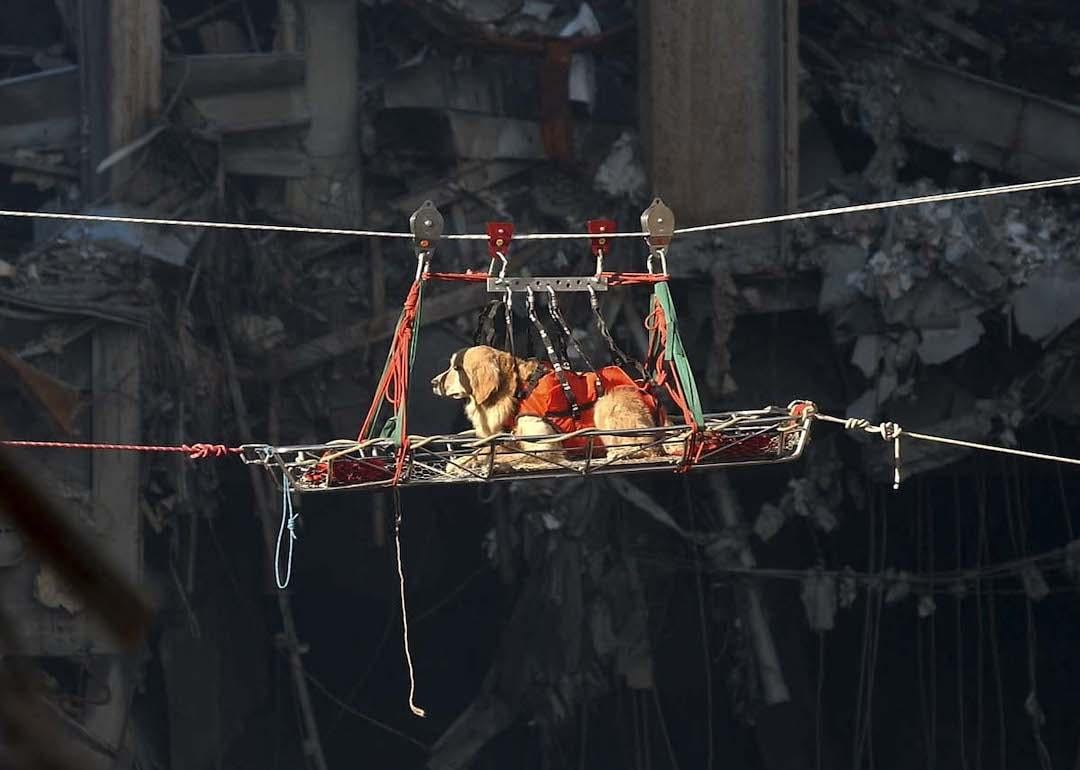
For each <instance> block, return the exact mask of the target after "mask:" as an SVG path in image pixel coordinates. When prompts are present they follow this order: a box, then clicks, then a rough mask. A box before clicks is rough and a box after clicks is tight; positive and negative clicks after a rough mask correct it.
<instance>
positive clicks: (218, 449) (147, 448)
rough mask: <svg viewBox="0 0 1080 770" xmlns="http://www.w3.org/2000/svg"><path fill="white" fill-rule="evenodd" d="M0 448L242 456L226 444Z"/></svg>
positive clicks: (37, 444)
mask: <svg viewBox="0 0 1080 770" xmlns="http://www.w3.org/2000/svg"><path fill="white" fill-rule="evenodd" d="M0 446H7V447H20V448H36V449H89V450H103V451H113V452H182V453H184V454H186V455H187V456H188V457H190V458H191V459H192V460H205V459H206V458H207V457H226V456H228V455H231V454H240V448H239V447H227V446H225V445H224V444H182V445H180V446H154V445H150V444H91V443H80V442H74V441H0Z"/></svg>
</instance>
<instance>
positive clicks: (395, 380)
mask: <svg viewBox="0 0 1080 770" xmlns="http://www.w3.org/2000/svg"><path fill="white" fill-rule="evenodd" d="M427 276H428V274H425V276H424V277H425V278H426V277H427ZM485 280H486V279H485ZM419 301H420V281H414V282H413V285H412V286H411V287H410V289H409V295H408V296H407V297H406V298H405V304H404V306H403V307H402V311H401V320H400V321H399V322H398V326H397V329H396V330H395V332H394V338H393V340H392V341H391V343H390V356H389V358H388V359H387V362H386V370H385V371H384V372H383V375H382V377H381V378H380V380H379V386H378V387H377V388H376V389H375V393H374V395H373V397H372V400H371V408H370V409H369V410H368V414H367V417H366V418H365V420H364V425H363V427H361V428H360V435H359V436H357V440H358V441H363V440H365V439H367V438H370V435H371V430H372V428H373V427H374V423H375V417H376V415H377V414H378V412H379V407H380V406H381V405H382V402H383V401H386V402H388V403H389V404H390V405H391V406H393V407H395V408H397V407H400V410H399V411H398V413H399V414H400V416H401V424H400V425H399V426H398V428H399V430H400V431H401V448H400V449H399V450H398V454H397V462H396V465H395V468H394V479H393V483H394V484H397V483H398V482H399V481H400V480H401V476H402V474H403V473H404V471H405V459H406V454H407V452H408V447H409V426H408V419H407V418H408V412H407V410H406V409H405V406H406V399H407V398H408V396H409V351H410V348H411V347H412V338H413V334H414V333H415V326H416V312H417V307H418V305H419Z"/></svg>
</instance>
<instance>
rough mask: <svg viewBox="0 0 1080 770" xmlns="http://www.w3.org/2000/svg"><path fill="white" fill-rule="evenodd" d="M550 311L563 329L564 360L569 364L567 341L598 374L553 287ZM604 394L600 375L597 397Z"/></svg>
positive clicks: (549, 305)
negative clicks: (568, 322) (575, 333)
mask: <svg viewBox="0 0 1080 770" xmlns="http://www.w3.org/2000/svg"><path fill="white" fill-rule="evenodd" d="M548 313H550V314H551V318H552V320H554V321H555V323H557V324H558V325H559V328H560V329H562V335H560V336H561V338H562V342H563V347H562V352H563V356H564V360H566V361H567V363H568V364H569V354H568V352H567V350H566V343H567V342H569V343H570V344H571V345H573V346H574V350H576V351H577V353H578V355H579V356H581V360H582V361H583V362H584V363H585V366H586V368H588V370H589V371H590V372H592V373H593V374H596V367H595V366H593V362H592V361H590V360H589V357H588V356H587V355H586V354H585V351H584V350H583V349H582V347H581V345H579V344H578V341H577V339H575V338H574V333H573V332H572V331H570V326H569V324H567V323H566V318H565V317H564V316H563V314H562V310H560V309H559V303H558V300H557V299H556V295H555V290H554V289H552V288H551V287H548ZM602 395H604V383H603V382H602V381H601V380H600V378H599V377H597V378H596V397H597V398H599V397H600V396H602Z"/></svg>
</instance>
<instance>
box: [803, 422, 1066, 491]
mask: <svg viewBox="0 0 1080 770" xmlns="http://www.w3.org/2000/svg"><path fill="white" fill-rule="evenodd" d="M814 418H815V419H817V420H822V421H823V422H831V423H836V424H837V425H843V426H844V428H845V429H846V430H861V431H865V432H866V433H873V434H876V435H879V436H881V437H882V438H883V439H885V440H886V441H892V442H893V462H894V467H893V489H898V488H899V487H900V437H901V436H902V435H903V436H907V437H909V438H913V439H917V440H919V441H928V442H931V443H934V444H947V445H949V446H957V447H963V448H965V449H975V450H978V451H982V452H997V453H998V454H1005V455H1012V456H1014V457H1026V458H1028V459H1031V460H1048V461H1050V462H1055V463H1064V464H1066V465H1080V458H1076V457H1065V456H1062V455H1051V454H1044V453H1042V452H1028V451H1026V450H1024V449H1013V448H1011V447H1003V446H995V445H993V444H981V443H979V442H977V441H964V440H962V439H956V438H946V437H944V436H932V435H930V434H928V433H914V432H912V431H907V430H903V429H902V428H901V427H900V426H899V425H897V424H896V423H894V422H883V423H881V424H879V425H874V424H873V423H871V422H870V421H869V420H863V419H860V418H848V419H843V418H840V417H831V416H829V415H827V414H817V413H814Z"/></svg>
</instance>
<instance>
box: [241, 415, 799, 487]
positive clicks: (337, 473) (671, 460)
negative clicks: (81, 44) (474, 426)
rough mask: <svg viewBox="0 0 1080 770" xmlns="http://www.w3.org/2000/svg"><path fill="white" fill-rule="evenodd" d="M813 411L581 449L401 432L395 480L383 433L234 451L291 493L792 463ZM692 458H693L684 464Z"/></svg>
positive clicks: (508, 438)
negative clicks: (357, 438)
mask: <svg viewBox="0 0 1080 770" xmlns="http://www.w3.org/2000/svg"><path fill="white" fill-rule="evenodd" d="M814 411H815V410H814V406H813V405H812V404H810V403H808V402H805V401H798V402H795V403H793V404H791V405H790V406H789V407H788V408H786V409H785V408H781V407H766V408H764V409H757V410H748V411H737V412H721V413H717V414H709V415H706V416H705V423H704V425H703V426H702V427H701V428H700V429H699V430H698V431H696V432H694V431H692V430H691V429H689V428H688V427H687V426H686V425H669V426H663V427H657V428H644V429H638V430H624V431H610V432H607V433H605V432H603V431H599V430H596V429H592V430H586V431H580V432H578V433H577V434H575V435H576V436H578V437H580V438H583V439H584V440H585V448H584V449H582V450H579V451H577V452H572V453H571V452H565V451H563V450H562V448H561V446H560V444H561V442H562V441H564V440H565V439H566V438H567V436H566V435H553V436H545V437H536V438H533V439H530V444H529V445H528V448H523V447H522V446H521V445H520V437H517V436H512V435H510V434H500V435H498V436H492V437H490V438H488V439H486V440H482V441H478V440H477V439H476V437H475V435H474V434H473V432H472V431H466V432H463V433H457V434H452V435H445V436H410V437H409V442H408V445H407V448H406V449H405V451H404V457H403V458H401V462H402V472H401V474H400V476H399V477H398V478H397V480H396V482H395V469H396V467H397V464H398V462H399V450H400V447H399V445H398V444H397V443H396V442H395V441H394V440H392V439H390V438H376V439H369V440H367V441H363V442H360V441H352V440H342V441H334V442H330V443H327V444H314V445H304V446H283V447H273V446H268V445H265V444H248V445H245V446H242V447H241V458H242V459H243V460H244V462H245V463H247V464H249V465H261V466H263V467H265V468H266V469H267V470H268V471H270V472H271V475H272V477H273V478H274V479H275V482H276V483H277V484H279V485H280V484H282V483H283V482H286V483H288V485H289V487H290V488H291V489H293V490H296V491H297V492H326V491H336V490H347V489H367V490H377V489H384V488H389V487H391V486H394V485H395V483H396V484H397V486H400V487H424V486H432V485H436V484H448V483H454V484H461V483H487V482H493V481H514V480H521V479H544V478H559V477H587V476H602V475H607V474H612V473H620V474H621V473H646V472H652V473H657V472H665V471H666V472H668V473H674V472H678V471H680V470H697V469H717V468H724V467H737V466H748V465H762V464H772V463H782V462H790V461H792V460H796V459H798V458H799V457H800V456H801V455H802V453H803V450H804V449H805V447H806V444H807V442H808V441H809V438H810V423H811V422H812V420H813V415H814ZM608 435H618V436H620V437H623V438H624V439H625V440H627V442H628V443H627V444H624V445H622V446H619V447H617V448H613V449H608V450H605V447H604V446H603V437H604V436H608ZM691 455H693V456H694V460H693V462H687V458H688V457H690V456H691Z"/></svg>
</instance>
